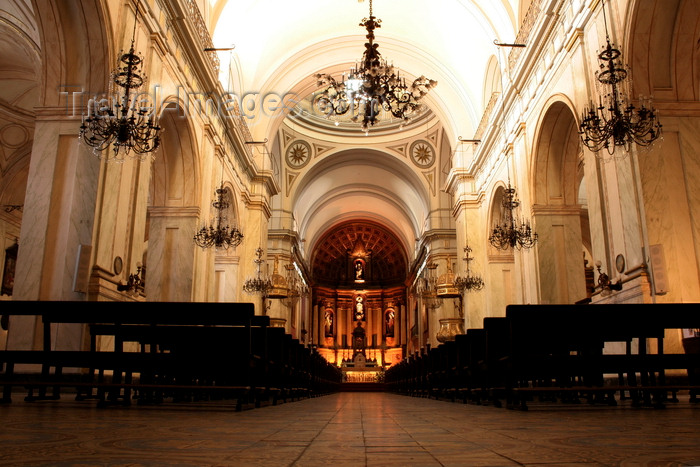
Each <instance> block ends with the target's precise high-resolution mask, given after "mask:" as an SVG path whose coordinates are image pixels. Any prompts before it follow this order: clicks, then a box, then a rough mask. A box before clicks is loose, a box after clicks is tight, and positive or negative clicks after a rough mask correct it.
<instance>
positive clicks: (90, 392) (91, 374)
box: [0, 301, 342, 410]
mask: <svg viewBox="0 0 700 467" xmlns="http://www.w3.org/2000/svg"><path fill="white" fill-rule="evenodd" d="M0 314H2V315H30V316H38V317H39V319H40V321H41V324H42V330H43V346H42V348H41V349H35V350H1V351H0V365H2V371H1V372H0V386H2V390H3V396H2V402H6V403H8V402H11V401H12V394H13V392H16V391H17V390H18V389H20V390H21V389H24V390H26V397H25V400H26V401H36V400H40V399H59V398H60V396H61V392H62V390H64V392H65V390H67V389H71V390H75V394H76V398H77V399H81V400H86V399H95V400H97V401H98V404H99V405H109V404H130V403H131V402H132V401H134V400H135V401H137V403H139V404H152V403H163V402H165V401H174V402H179V401H195V400H200V401H201V400H209V401H211V400H221V401H233V403H234V404H235V406H236V408H237V409H239V410H241V409H244V408H252V407H260V406H263V405H270V404H278V403H281V402H287V401H293V400H298V399H301V398H307V397H315V396H319V395H323V394H328V393H331V392H335V391H337V390H338V389H339V387H340V383H341V380H342V373H341V371H340V369H338V368H336V367H334V366H333V365H330V364H329V363H328V362H327V361H326V360H325V359H324V358H323V357H321V356H320V355H319V354H318V353H317V352H315V351H312V350H311V349H309V348H308V347H306V346H304V345H303V344H301V343H300V342H299V341H298V340H297V339H294V338H292V336H291V335H289V334H286V333H285V330H284V328H278V327H271V326H270V319H269V317H267V316H255V315H254V308H253V304H250V303H153V302H129V303H124V302H48V301H43V302H21V301H9V302H2V308H0ZM71 325H72V326H73V329H74V331H75V329H78V332H80V330H82V332H83V334H84V335H85V336H87V337H88V338H87V340H89V345H86V346H85V347H86V348H85V349H81V350H57V349H56V345H55V339H52V332H53V334H54V335H55V334H56V332H55V331H56V329H57V328H58V327H60V326H71ZM103 342H110V344H109V346H108V347H107V348H105V345H104V344H102V345H100V344H101V343H103Z"/></svg>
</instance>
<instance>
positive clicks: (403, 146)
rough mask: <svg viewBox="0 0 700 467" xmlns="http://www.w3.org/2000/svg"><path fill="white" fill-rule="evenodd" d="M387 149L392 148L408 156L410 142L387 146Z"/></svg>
mask: <svg viewBox="0 0 700 467" xmlns="http://www.w3.org/2000/svg"><path fill="white" fill-rule="evenodd" d="M387 149H391V150H392V151H396V152H398V153H399V154H401V155H402V156H403V157H407V155H408V143H404V144H399V145H397V146H387Z"/></svg>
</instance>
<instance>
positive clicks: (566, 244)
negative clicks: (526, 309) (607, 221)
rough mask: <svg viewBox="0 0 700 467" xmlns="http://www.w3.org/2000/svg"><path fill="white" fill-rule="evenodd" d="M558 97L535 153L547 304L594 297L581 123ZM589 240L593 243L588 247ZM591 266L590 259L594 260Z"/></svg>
mask: <svg viewBox="0 0 700 467" xmlns="http://www.w3.org/2000/svg"><path fill="white" fill-rule="evenodd" d="M562 99H563V98H562V97H561V96H559V97H555V98H553V99H552V101H550V104H549V105H548V106H547V107H545V111H544V113H543V117H542V119H541V121H540V123H539V125H538V127H537V131H536V135H535V145H534V152H533V171H532V177H533V179H532V187H533V194H534V196H533V199H534V208H533V224H534V225H536V226H537V234H538V247H537V249H536V252H537V267H538V271H539V272H538V278H539V288H540V300H541V302H542V303H574V302H576V301H579V300H581V299H584V298H586V297H587V296H589V291H587V285H586V272H585V271H586V270H585V267H586V265H587V263H592V258H591V257H590V256H588V257H586V258H584V254H585V253H587V254H588V255H590V243H591V242H590V230H587V229H586V230H585V231H584V229H583V226H586V227H588V225H589V222H588V212H587V210H586V209H584V206H585V204H586V201H585V199H580V198H579V196H580V195H585V190H581V189H580V188H581V184H582V180H583V175H582V173H583V169H582V165H581V160H580V153H581V149H580V140H579V135H578V125H577V123H576V118H575V117H574V113H573V112H572V109H571V106H570V105H569V104H568V103H567V102H565V101H564V100H562ZM585 245H588V248H586V247H585ZM589 266H590V264H589Z"/></svg>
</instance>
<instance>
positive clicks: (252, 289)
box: [243, 247, 273, 298]
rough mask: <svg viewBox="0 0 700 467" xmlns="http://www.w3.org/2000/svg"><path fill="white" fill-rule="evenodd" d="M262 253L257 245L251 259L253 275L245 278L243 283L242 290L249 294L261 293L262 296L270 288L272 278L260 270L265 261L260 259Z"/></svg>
mask: <svg viewBox="0 0 700 467" xmlns="http://www.w3.org/2000/svg"><path fill="white" fill-rule="evenodd" d="M262 255H263V249H262V248H260V247H258V248H257V249H256V250H255V259H254V260H253V262H254V263H255V266H256V270H255V276H254V277H249V278H248V279H246V281H245V283H244V284H243V291H244V292H245V293H248V294H251V295H261V296H262V297H263V298H264V297H266V296H267V294H268V293H269V292H270V290H271V289H272V285H273V284H272V279H270V278H269V277H267V276H265V275H263V273H262V271H261V270H260V266H261V265H262V263H264V262H265V260H264V259H262Z"/></svg>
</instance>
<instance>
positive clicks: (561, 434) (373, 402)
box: [0, 392, 700, 467]
mask: <svg viewBox="0 0 700 467" xmlns="http://www.w3.org/2000/svg"><path fill="white" fill-rule="evenodd" d="M65 397H67V396H65ZM0 417H1V418H2V420H3V428H2V435H0V464H2V465H9V464H11V465H13V466H18V465H52V466H57V465H96V464H100V465H116V464H118V465H158V466H162V465H178V466H187V465H197V466H203V465H230V466H233V465H235V466H256V465H265V466H309V467H316V466H322V465H328V466H332V467H341V466H371V467H373V466H476V465H478V466H509V465H536V464H550V465H558V466H560V465H563V464H577V465H587V464H590V465H611V466H612V465H621V464H622V465H625V464H629V465H632V464H634V465H649V464H651V463H656V465H698V464H700V450H699V449H698V446H699V445H700V405H698V404H695V405H691V404H689V403H687V402H686V403H684V402H681V403H679V404H677V405H669V408H667V409H664V410H658V409H634V408H632V407H629V406H623V407H602V408H595V407H587V406H578V407H568V408H563V407H562V406H561V405H560V406H557V407H556V408H539V409H537V408H536V409H534V410H531V411H529V412H518V411H509V410H506V409H498V408H494V407H483V406H474V405H462V404H457V403H450V402H442V401H435V400H427V399H416V398H411V397H407V396H399V395H394V394H389V393H359V392H358V393H338V394H333V395H329V396H324V397H319V398H314V399H307V400H302V401H298V402H291V403H287V404H284V405H280V406H272V407H263V408H259V409H254V410H250V411H245V412H235V411H234V410H233V407H227V406H222V405H221V404H217V405H210V404H163V405H161V406H152V407H151V406H135V405H134V406H131V407H128V408H125V407H112V408H106V409H98V408H96V407H95V406H94V403H91V402H75V401H72V400H70V399H65V398H64V400H61V401H51V402H48V401H47V402H34V403H26V402H15V403H13V404H10V405H6V406H0Z"/></svg>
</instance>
